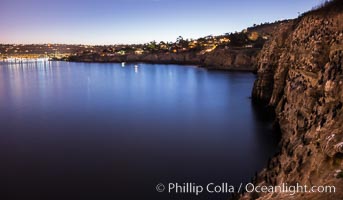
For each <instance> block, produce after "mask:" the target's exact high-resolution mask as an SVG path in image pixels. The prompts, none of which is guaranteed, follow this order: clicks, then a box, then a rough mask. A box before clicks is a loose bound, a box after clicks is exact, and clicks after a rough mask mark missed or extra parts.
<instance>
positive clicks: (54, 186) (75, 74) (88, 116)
mask: <svg viewBox="0 0 343 200" xmlns="http://www.w3.org/2000/svg"><path fill="white" fill-rule="evenodd" d="M254 80H255V75H253V74H249V73H229V72H222V71H208V70H205V69H201V68H196V67H192V66H177V65H150V64H138V68H135V67H134V65H133V64H127V65H126V66H125V67H122V66H121V65H120V64H98V63H93V64H86V63H67V62H50V63H45V64H43V63H38V64H36V63H31V64H0V133H1V134H0V160H1V165H0V169H1V171H0V177H2V178H1V182H4V183H5V184H2V185H5V186H6V187H4V188H2V189H4V190H5V191H6V193H5V195H7V197H9V198H8V199H32V198H35V199H44V200H49V199H60V200H61V199H94V200H105V199H106V200H107V199H124V200H125V199H133V198H136V199H138V198H139V199H148V198H150V199H167V200H168V199H212V198H213V199H214V198H215V199H227V197H228V195H227V194H221V195H209V196H208V195H206V194H203V195H201V196H199V197H197V198H195V196H194V195H170V194H166V193H158V192H156V191H155V186H156V184H157V183H160V182H161V183H169V182H178V183H185V182H192V183H196V184H202V185H206V184H207V183H209V182H214V183H222V182H228V183H230V184H239V183H240V182H248V181H250V178H251V177H252V176H253V175H254V173H255V171H258V170H260V169H261V168H263V167H264V166H265V164H266V163H267V160H268V157H269V156H271V155H272V154H274V152H275V150H276V146H277V138H276V137H275V133H273V132H272V129H271V123H270V121H269V120H268V119H267V118H265V117H264V116H263V114H264V113H263V112H262V113H261V111H258V110H256V108H254V106H253V105H252V104H251V100H250V99H249V96H250V93H251V88H252V85H253V81H254ZM2 199H4V198H2Z"/></svg>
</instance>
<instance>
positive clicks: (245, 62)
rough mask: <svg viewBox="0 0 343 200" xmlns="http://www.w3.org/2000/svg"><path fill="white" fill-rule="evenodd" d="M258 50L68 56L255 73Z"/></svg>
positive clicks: (104, 60)
mask: <svg viewBox="0 0 343 200" xmlns="http://www.w3.org/2000/svg"><path fill="white" fill-rule="evenodd" d="M259 51H260V49H255V48H236V49H235V48H232V49H216V50H214V51H212V52H208V53H204V54H202V53H200V52H180V53H170V52H168V53H148V54H142V55H136V54H130V55H113V56H101V55H99V54H93V55H81V56H80V55H79V56H70V57H69V58H68V60H69V61H74V62H131V63H132V62H145V63H155V64H191V65H199V66H202V67H206V68H210V69H222V70H238V71H256V66H255V65H254V63H255V62H256V56H257V53H258V52H259Z"/></svg>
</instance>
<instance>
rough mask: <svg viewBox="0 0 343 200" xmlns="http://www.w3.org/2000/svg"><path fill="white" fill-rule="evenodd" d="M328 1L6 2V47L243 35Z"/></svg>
mask: <svg viewBox="0 0 343 200" xmlns="http://www.w3.org/2000/svg"><path fill="white" fill-rule="evenodd" d="M322 1H323V0H304V1H303V0H284V1H280V0H260V1H257V0H236V1H234V0H0V43H3V44H33V43H35V44H42V43H60V44H93V45H94V44H99V45H110V44H134V43H146V42H149V41H153V40H155V41H157V42H159V41H175V40H176V38H177V37H178V36H182V37H183V38H199V37H203V36H207V35H221V34H224V33H228V32H235V31H241V30H243V29H245V28H247V27H249V26H252V25H253V24H260V23H263V22H273V21H276V20H282V19H291V18H295V17H297V16H298V15H299V13H302V12H305V11H308V10H310V9H311V8H312V7H314V6H316V5H318V4H320V3H321V2H322Z"/></svg>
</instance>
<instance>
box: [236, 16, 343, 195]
mask: <svg viewBox="0 0 343 200" xmlns="http://www.w3.org/2000/svg"><path fill="white" fill-rule="evenodd" d="M252 95H253V99H254V100H255V101H262V102H265V103H268V104H269V105H270V106H273V107H274V108H275V112H276V115H277V121H278V123H279V125H280V128H281V132H282V140H281V143H280V145H281V152H280V154H279V155H277V156H275V157H274V158H273V159H272V160H271V161H270V163H268V166H267V168H266V169H264V170H263V171H262V172H261V173H259V175H258V176H257V179H256V184H258V185H280V184H282V183H288V184H289V185H291V184H296V183H299V184H300V185H308V186H321V185H334V186H336V193H297V194H295V195H294V196H290V195H289V194H285V193H274V194H272V193H270V194H267V193H260V194H245V195H244V196H243V197H242V199H257V198H258V199H343V178H342V175H341V174H342V172H340V170H343V112H342V103H343V11H340V12H327V13H319V14H318V13H315V14H308V15H305V16H303V17H302V18H300V19H296V20H294V21H291V22H288V23H283V24H281V25H280V26H279V27H278V28H277V30H276V33H275V34H274V37H273V38H272V39H271V40H270V41H268V42H267V43H266V44H265V46H264V48H263V49H262V51H261V53H260V54H259V56H258V80H257V81H256V82H255V85H254V89H253V94H252Z"/></svg>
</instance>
